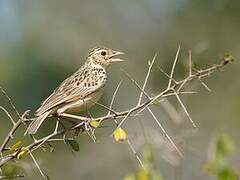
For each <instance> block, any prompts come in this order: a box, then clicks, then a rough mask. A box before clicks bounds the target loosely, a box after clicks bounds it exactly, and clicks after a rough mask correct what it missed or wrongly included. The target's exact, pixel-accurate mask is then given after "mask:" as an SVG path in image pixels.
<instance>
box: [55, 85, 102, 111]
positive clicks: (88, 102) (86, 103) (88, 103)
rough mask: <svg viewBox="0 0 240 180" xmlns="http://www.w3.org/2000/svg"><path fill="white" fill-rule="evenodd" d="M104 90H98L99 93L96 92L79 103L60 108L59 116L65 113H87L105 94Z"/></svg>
mask: <svg viewBox="0 0 240 180" xmlns="http://www.w3.org/2000/svg"><path fill="white" fill-rule="evenodd" d="M103 90H104V89H103V88H102V89H100V90H98V91H97V92H94V93H92V94H90V95H88V96H87V97H85V98H84V99H80V100H78V101H75V102H72V103H69V104H66V105H64V106H63V107H61V108H59V109H58V110H57V113H58V114H61V113H63V112H65V113H73V112H81V111H86V110H88V109H90V108H91V107H93V106H94V105H95V104H96V103H95V102H97V101H98V100H99V99H100V98H101V96H102V94H103Z"/></svg>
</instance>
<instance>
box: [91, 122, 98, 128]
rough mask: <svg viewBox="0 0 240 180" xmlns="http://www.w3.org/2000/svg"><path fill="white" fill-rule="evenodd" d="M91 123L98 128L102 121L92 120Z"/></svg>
mask: <svg viewBox="0 0 240 180" xmlns="http://www.w3.org/2000/svg"><path fill="white" fill-rule="evenodd" d="M90 125H91V126H92V127H94V128H98V127H99V126H100V121H91V122H90Z"/></svg>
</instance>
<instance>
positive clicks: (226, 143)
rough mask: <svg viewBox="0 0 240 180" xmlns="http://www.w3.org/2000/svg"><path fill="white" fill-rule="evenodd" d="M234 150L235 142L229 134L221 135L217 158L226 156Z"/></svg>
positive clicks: (218, 142) (217, 146)
mask: <svg viewBox="0 0 240 180" xmlns="http://www.w3.org/2000/svg"><path fill="white" fill-rule="evenodd" d="M233 151H234V144H233V142H232V140H231V138H230V137H229V136H227V135H221V136H220V137H219V138H218V140H217V145H216V158H225V157H226V156H227V155H229V154H231V153H232V152H233Z"/></svg>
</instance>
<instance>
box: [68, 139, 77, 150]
mask: <svg viewBox="0 0 240 180" xmlns="http://www.w3.org/2000/svg"><path fill="white" fill-rule="evenodd" d="M65 143H66V144H67V145H69V146H70V147H71V148H72V150H74V151H76V152H78V151H79V144H78V142H77V141H76V140H75V139H65Z"/></svg>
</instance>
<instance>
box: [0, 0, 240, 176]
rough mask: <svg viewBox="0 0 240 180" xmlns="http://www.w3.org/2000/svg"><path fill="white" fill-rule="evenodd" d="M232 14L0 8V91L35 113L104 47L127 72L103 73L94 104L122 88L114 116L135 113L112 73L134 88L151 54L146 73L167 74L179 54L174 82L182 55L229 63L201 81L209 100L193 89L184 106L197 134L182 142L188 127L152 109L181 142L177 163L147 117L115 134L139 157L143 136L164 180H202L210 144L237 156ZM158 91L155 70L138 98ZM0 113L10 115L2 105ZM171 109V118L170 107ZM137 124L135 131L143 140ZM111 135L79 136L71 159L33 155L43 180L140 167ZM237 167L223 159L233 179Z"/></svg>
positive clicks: (233, 9) (165, 2) (130, 7)
mask: <svg viewBox="0 0 240 180" xmlns="http://www.w3.org/2000/svg"><path fill="white" fill-rule="evenodd" d="M239 7H240V1H238V0H211V1H209V0H194V1H193V0H128V1H117V0H112V1H110V0H109V1H108V0H102V1H98V0H92V1H76V0H75V1H64V0H51V1H46V0H42V1H29V0H25V1H24V0H23V1H14V0H0V85H1V86H2V87H3V88H4V89H5V90H6V91H7V92H8V94H9V96H10V97H11V98H12V100H13V101H14V103H15V105H16V107H17V108H18V110H19V111H20V112H21V113H22V112H23V111H25V110H26V109H30V110H31V111H32V112H34V110H35V109H36V108H37V107H38V106H39V104H40V102H41V101H42V100H43V99H44V98H45V97H46V96H48V95H49V94H50V92H51V91H52V90H53V89H54V88H55V87H56V86H57V85H58V84H59V83H60V82H61V81H62V80H64V79H65V78H66V77H67V76H68V75H70V74H71V73H73V72H74V71H76V70H77V69H78V67H80V65H81V64H83V63H84V60H85V58H86V56H87V53H88V51H89V50H90V49H91V48H93V47H95V46H106V47H111V48H113V49H115V50H119V51H123V52H125V55H124V58H125V59H126V60H127V63H124V64H121V65H115V66H113V67H112V68H111V69H110V72H109V76H108V83H107V86H106V91H105V94H104V97H103V98H102V99H101V103H103V104H106V105H107V104H109V103H110V99H111V95H112V94H113V91H114V88H115V87H116V86H117V84H118V82H119V81H120V80H122V79H123V86H122V87H121V89H120V93H119V94H118V96H117V99H116V103H115V105H114V108H115V109H117V110H119V111H120V110H124V109H127V108H129V107H131V106H133V105H135V103H137V98H138V93H139V92H138V90H137V89H136V87H134V85H132V84H131V83H130V82H129V80H128V79H127V78H126V77H125V76H124V75H123V73H122V71H121V70H120V68H123V69H124V70H125V71H127V72H128V73H129V74H130V75H131V76H132V77H133V78H135V79H136V80H137V81H138V82H139V83H140V84H142V83H143V79H144V76H145V74H146V71H147V68H148V65H147V62H148V60H151V59H152V57H153V56H154V53H156V52H157V53H158V58H157V61H156V65H155V66H157V65H159V66H161V67H162V68H163V69H165V70H166V71H167V72H169V71H170V67H171V63H172V62H173V60H174V56H175V53H176V51H177V47H178V45H181V52H180V53H181V54H180V61H179V62H178V68H177V72H176V73H177V74H176V75H177V76H176V78H177V79H180V78H183V77H184V75H185V73H186V69H185V65H186V62H187V54H188V49H192V56H193V60H194V62H195V63H196V64H197V66H198V67H201V68H204V67H207V66H209V65H210V66H211V65H212V64H214V63H217V62H218V61H219V60H220V58H221V57H222V56H223V55H224V54H225V53H230V54H232V55H233V56H234V57H235V58H236V61H235V62H234V63H233V64H231V65H229V67H226V68H225V70H224V71H223V72H220V73H216V74H215V75H213V76H211V77H209V78H208V79H207V80H206V81H205V82H207V83H208V85H209V87H210V88H211V89H212V92H211V93H209V92H207V91H206V90H205V89H204V88H203V87H200V86H199V88H197V90H198V91H199V93H198V94H196V95H191V96H190V97H191V98H189V97H186V98H185V99H184V102H185V103H186V105H187V108H188V110H189V112H190V113H191V115H192V117H193V119H194V120H195V122H196V123H197V124H198V127H199V131H198V132H197V133H195V132H191V125H190V124H189V123H188V121H187V118H184V121H185V122H184V123H183V124H181V125H176V124H174V123H173V121H172V120H171V119H170V118H169V117H168V115H167V114H166V113H165V112H164V111H163V110H162V109H161V108H160V107H154V109H153V110H154V112H156V114H157V115H158V117H159V119H160V120H161V122H162V124H163V125H164V127H165V128H166V130H167V131H168V132H169V134H170V135H171V137H175V139H176V141H178V140H179V139H180V141H181V142H183V143H180V144H184V154H185V157H184V159H182V160H179V159H178V158H177V157H176V154H175V155H169V154H172V153H169V154H168V152H165V151H166V148H164V146H166V144H165V145H164V142H162V137H161V135H162V133H161V131H160V129H159V128H158V127H157V125H156V124H155V123H154V121H153V120H152V119H151V118H150V116H149V115H143V116H141V117H139V118H137V119H136V120H132V121H131V120H129V121H127V123H126V124H125V126H124V127H125V128H126V130H127V132H128V136H129V138H130V140H132V141H133V145H134V147H135V148H136V150H137V151H138V152H141V150H142V147H143V144H144V143H146V141H145V140H144V136H147V137H148V142H149V143H152V144H153V145H154V147H155V153H154V154H155V165H156V166H157V167H158V168H159V169H160V171H161V175H162V177H163V179H167V180H172V179H174V180H175V179H176V180H180V179H181V180H195V179H196V180H202V179H211V178H210V177H209V176H208V175H207V173H206V172H205V171H204V165H205V163H206V161H207V158H208V151H209V149H208V145H209V142H210V141H211V139H212V138H213V137H215V136H216V135H217V134H220V133H227V134H228V135H229V136H231V137H232V139H233V140H234V141H235V142H236V146H237V148H236V150H237V153H239V152H240V151H239V149H238V147H239V146H240V143H239V138H240V133H239V127H240V121H239V116H240V111H239V107H240V95H239V88H240V81H239V76H240V71H239V67H240V65H239V61H238V57H239V55H240V33H239V32H240V11H239ZM166 84H167V79H166V78H165V77H164V75H163V74H162V73H161V72H160V71H159V70H158V69H157V68H156V67H155V68H154V70H153V73H152V76H151V78H150V81H149V84H148V87H147V91H148V92H149V93H150V94H151V93H157V92H159V91H160V90H162V89H164V88H165V87H166ZM0 104H1V105H3V106H5V107H7V108H8V109H9V108H10V107H9V105H7V102H6V99H5V98H4V97H2V96H1V98H0ZM173 104H174V105H175V106H176V107H177V108H179V107H178V106H177V104H176V103H175V102H174V101H173ZM95 109H96V110H94V111H93V113H94V114H95V115H99V114H104V112H105V111H104V110H103V109H101V108H99V107H96V108H95ZM103 111H104V112H103ZM32 114H33V113H32ZM0 117H1V120H0V123H1V125H0V140H1V141H2V139H3V137H4V135H5V134H6V133H7V130H8V128H10V124H9V121H8V120H7V118H6V117H5V116H4V115H3V114H2V113H1V115H0ZM138 121H141V122H142V124H143V126H144V129H145V130H144V132H143V128H142V127H141V125H140V124H139V123H138ZM48 125H50V126H48ZM48 127H53V123H52V122H47V123H45V124H44V125H43V127H42V128H41V130H40V132H39V135H44V133H46V132H49V128H48ZM113 129H114V124H113V123H107V124H106V127H105V128H102V129H99V130H98V131H97V134H96V135H97V138H98V139H97V142H96V143H94V142H93V141H92V140H91V139H90V138H89V137H88V136H87V135H83V136H82V137H80V138H79V143H80V152H78V153H75V154H74V155H73V154H72V153H71V152H70V151H69V150H68V149H67V148H66V146H65V145H62V144H61V143H57V144H56V148H55V152H54V153H48V152H41V151H38V152H36V153H35V154H36V156H37V158H38V161H39V163H40V164H41V167H42V169H43V171H45V172H46V173H47V174H48V175H49V176H50V177H51V178H52V179H59V180H60V179H62V180H64V179H104V180H105V179H113V180H118V179H123V177H124V176H125V175H126V174H128V173H129V172H133V171H136V169H138V166H139V164H138V162H137V160H136V158H135V156H134V155H133V154H132V153H131V151H130V150H129V147H128V146H127V145H126V144H117V143H115V142H114V140H113V139H112V137H111V133H112V130H113ZM169 151H170V150H169ZM166 154H168V155H169V158H170V159H171V160H169V158H166V157H167V155H166ZM173 154H174V153H173ZM166 159H168V160H166ZM239 162H240V156H238V155H235V156H232V158H231V160H230V164H231V165H233V166H235V167H236V168H237V169H238V170H239V169H240V163H239ZM21 163H22V164H21V166H22V167H23V169H24V171H26V174H27V177H26V178H28V179H41V176H40V175H39V172H38V170H37V169H36V167H34V165H33V163H32V161H30V160H29V161H28V160H25V163H24V160H23V162H21Z"/></svg>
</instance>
